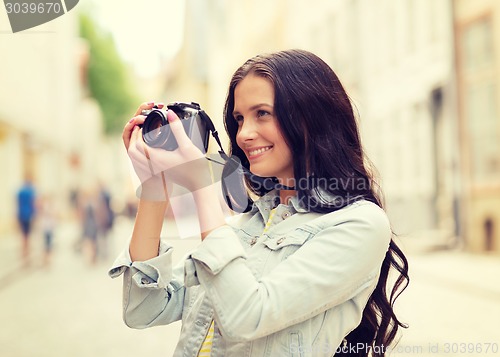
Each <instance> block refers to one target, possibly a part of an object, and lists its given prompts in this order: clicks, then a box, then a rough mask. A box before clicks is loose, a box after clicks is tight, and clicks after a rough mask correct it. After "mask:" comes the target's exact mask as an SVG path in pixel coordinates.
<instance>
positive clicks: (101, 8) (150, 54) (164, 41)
mask: <svg viewBox="0 0 500 357" xmlns="http://www.w3.org/2000/svg"><path fill="white" fill-rule="evenodd" d="M80 4H81V5H83V6H85V7H86V8H88V9H90V10H91V11H90V13H91V14H92V15H93V16H95V18H96V19H97V21H98V22H99V23H100V25H101V26H102V27H103V28H105V29H107V30H108V31H109V32H110V33H111V34H112V35H113V37H114V39H115V43H116V45H117V49H118V52H119V53H120V55H121V56H122V58H123V59H124V60H125V61H126V62H128V63H130V64H131V65H132V67H133V68H134V69H135V71H136V72H137V74H138V75H139V76H141V77H151V76H153V75H154V74H155V73H157V72H158V70H159V69H160V64H161V62H162V61H165V60H166V59H168V58H170V57H172V56H174V55H175V54H176V53H177V51H178V50H179V49H180V47H181V44H182V35H183V32H184V0H141V1H138V0H135V1H123V0H104V1H103V0H101V1H99V0H83V1H81V2H80Z"/></svg>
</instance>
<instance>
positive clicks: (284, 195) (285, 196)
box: [280, 190, 297, 205]
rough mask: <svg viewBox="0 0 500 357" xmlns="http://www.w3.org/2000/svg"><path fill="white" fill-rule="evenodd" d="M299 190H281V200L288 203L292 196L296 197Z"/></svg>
mask: <svg viewBox="0 0 500 357" xmlns="http://www.w3.org/2000/svg"><path fill="white" fill-rule="evenodd" d="M296 195H297V191H295V190H280V202H281V203H283V204H285V205H287V204H288V201H289V200H290V198H292V197H295V196H296Z"/></svg>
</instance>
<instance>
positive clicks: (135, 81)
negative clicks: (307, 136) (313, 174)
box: [0, 0, 500, 357]
mask: <svg viewBox="0 0 500 357" xmlns="http://www.w3.org/2000/svg"><path fill="white" fill-rule="evenodd" d="M498 43H500V1H495V0H474V1H472V0H310V1H307V2H305V1H301V0H269V1H265V0H252V1H250V0H238V1H229V0H169V1H160V0H146V1H142V2H124V1H115V0H107V1H102V2H98V1H94V0H81V1H80V2H79V4H78V5H77V6H76V7H75V8H74V9H73V10H72V11H71V12H68V13H67V14H65V15H64V16H61V17H59V18H57V19H55V20H53V21H50V22H48V23H46V24H43V25H40V26H38V27H35V28H32V29H29V30H26V31H22V32H20V33H16V34H13V33H12V31H11V28H10V25H9V22H8V18H7V14H6V12H4V11H3V10H2V9H0V160H1V165H2V170H1V174H0V321H1V327H0V356H2V357H3V356H8V357H31V356H51V357H59V356H135V355H138V354H145V355H148V356H170V355H171V354H172V351H173V349H174V347H175V343H176V341H177V337H178V333H179V328H180V327H179V325H178V324H173V325H171V326H165V327H157V328H153V329H148V330H143V331H137V330H131V329H129V328H128V327H126V326H125V325H124V324H123V322H122V320H121V279H117V280H111V279H109V278H108V277H107V269H108V267H109V266H110V265H111V263H112V261H113V259H114V257H115V256H116V255H117V254H118V252H119V251H120V250H121V249H123V248H124V247H125V245H126V243H127V240H128V238H129V236H130V232H131V228H132V224H133V217H134V214H135V205H136V196H135V187H136V184H137V182H136V181H134V180H135V179H134V175H133V170H131V166H130V165H129V163H128V158H127V155H126V153H125V151H124V149H123V144H122V142H121V137H120V136H121V129H122V127H123V125H124V123H126V121H128V120H129V119H130V118H131V116H132V114H133V113H134V112H135V109H136V108H137V106H138V105H139V104H140V103H141V102H145V101H151V100H154V101H157V102H170V101H187V102H190V101H194V102H197V103H200V105H201V107H202V108H204V109H205V111H206V112H207V113H208V114H209V115H210V116H211V118H212V119H213V120H214V122H215V125H216V127H217V128H218V129H219V132H221V135H222V133H223V132H224V130H223V124H222V120H221V118H222V110H223V106H224V99H225V95H226V92H227V87H228V84H229V80H230V77H231V75H232V73H233V72H234V70H235V69H236V68H237V67H238V66H239V65H241V64H242V63H243V62H244V61H245V60H246V59H247V58H249V57H251V56H253V55H255V54H258V53H262V52H271V51H276V50H281V49H287V48H302V49H306V50H309V51H312V52H314V53H316V54H317V55H319V56H320V57H322V58H323V59H324V60H325V61H326V62H327V63H328V64H330V65H331V67H332V68H333V69H334V71H335V72H336V73H337V74H338V76H339V78H340V79H341V81H342V82H343V84H344V86H345V87H346V90H347V92H348V93H349V95H350V97H351V99H352V101H353V103H354V105H355V110H356V114H357V116H358V119H359V123H360V127H361V132H362V138H363V142H364V145H365V150H366V153H367V155H368V156H369V158H370V160H371V161H372V162H373V163H374V165H375V166H376V168H377V170H378V175H379V177H380V182H381V186H382V188H383V190H384V193H385V200H386V208H387V211H388V214H389V216H390V219H391V223H392V225H393V229H394V231H395V232H396V233H398V235H399V241H400V242H401V245H402V247H403V249H405V252H406V253H407V255H408V257H409V262H410V275H411V279H412V281H411V284H410V286H409V288H408V289H407V291H405V293H403V295H402V296H401V298H400V299H399V300H398V301H397V302H396V307H395V308H396V312H397V313H399V315H400V317H401V320H402V321H404V322H406V323H408V324H409V326H410V328H409V329H408V330H405V331H403V333H402V337H401V341H400V344H399V345H398V347H396V350H394V351H393V354H394V355H414V354H415V355H421V356H426V355H428V356H436V355H447V356H462V355H500V332H498V326H497V325H498V321H500V46H498ZM311 110H314V108H311ZM222 139H223V143H224V144H227V140H226V139H225V137H224V135H222ZM211 146H212V148H215V145H213V143H212V144H211ZM214 150H215V149H214ZM18 197H22V199H21V200H22V201H23V202H25V203H26V202H29V201H31V200H32V199H33V202H34V209H33V210H32V212H31V210H30V209H29V208H27V206H26V207H25V208H24V209H23V214H24V215H25V216H27V217H28V216H29V217H31V216H33V219H34V224H33V226H32V227H31V229H29V230H27V231H26V232H25V233H26V234H29V238H28V240H27V242H29V244H28V245H23V244H22V243H23V238H22V235H23V232H22V230H21V229H20V226H19V223H18V221H17V215H18ZM180 215H181V216H182V212H181V213H180ZM183 217H184V219H185V222H189V212H188V211H187V210H186V212H184V215H183ZM185 222H184V223H185ZM177 223H179V222H177ZM165 226H166V230H165V232H167V233H165V235H166V237H165V238H167V239H168V240H169V241H170V242H171V244H173V245H174V246H175V248H176V256H177V257H178V258H179V259H180V257H181V256H182V255H183V254H184V253H185V252H187V251H188V250H189V249H190V248H192V247H194V246H196V244H197V243H198V240H197V239H192V238H189V239H179V238H178V237H177V238H176V237H175V225H174V223H173V221H172V214H171V212H170V213H169V214H168V215H167V217H166V222H165ZM184 226H186V223H185V224H184ZM167 236H168V237H167Z"/></svg>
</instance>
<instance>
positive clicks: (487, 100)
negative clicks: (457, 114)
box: [459, 17, 500, 184]
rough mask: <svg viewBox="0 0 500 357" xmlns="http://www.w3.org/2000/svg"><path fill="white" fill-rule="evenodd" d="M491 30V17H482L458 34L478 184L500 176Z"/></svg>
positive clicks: (467, 130) (471, 156)
mask: <svg viewBox="0 0 500 357" xmlns="http://www.w3.org/2000/svg"><path fill="white" fill-rule="evenodd" d="M492 30H493V26H492V23H491V18H490V17H483V18H480V19H479V20H477V21H474V22H472V23H469V24H467V25H466V26H465V27H463V28H462V31H461V33H460V37H459V41H460V47H461V56H460V58H461V61H460V63H461V65H460V72H461V80H462V94H463V105H464V111H463V113H464V119H465V120H464V128H463V129H464V132H465V134H466V135H467V138H468V140H467V141H468V155H469V162H470V165H469V167H470V174H471V177H472V179H473V180H474V182H475V183H479V184H487V183H491V182H495V181H498V179H499V178H500V120H499V116H498V115H499V110H498V107H497V105H498V104H497V102H498V101H497V100H496V98H498V92H497V91H498V89H497V85H496V83H495V78H496V68H495V61H494V55H493V53H494V49H493V33H492Z"/></svg>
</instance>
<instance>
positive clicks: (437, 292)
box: [0, 220, 500, 357]
mask: <svg viewBox="0 0 500 357" xmlns="http://www.w3.org/2000/svg"><path fill="white" fill-rule="evenodd" d="M130 230H131V223H130V222H129V221H126V220H120V221H119V222H118V224H117V226H116V227H115V232H114V238H113V241H112V243H113V244H112V245H111V249H110V250H111V251H110V258H109V259H107V260H106V261H104V262H101V263H99V264H97V265H95V266H91V265H90V264H89V263H88V259H86V257H85V255H82V254H77V253H75V251H74V249H73V243H74V241H75V239H76V237H77V234H78V231H77V229H76V226H75V225H74V224H65V225H64V226H63V227H61V228H60V229H59V231H58V232H57V235H56V237H55V243H56V251H55V256H54V260H53V264H52V266H50V267H49V268H42V267H40V263H39V262H40V261H41V256H40V255H39V253H38V251H39V250H37V249H34V252H35V253H36V254H34V256H33V259H34V261H33V263H32V265H31V267H29V268H15V265H14V264H13V262H15V261H16V257H17V254H18V252H17V250H16V249H17V241H16V240H15V239H14V237H0V260H1V263H0V321H1V322H2V327H1V333H0V356H2V357H3V356H6V357H45V356H46V357H63V356H64V357H67V356H72V357H89V356H92V357H93V356H107V357H114V356H117V357H118V356H120V357H126V356H138V355H143V356H151V357H154V356H167V357H168V356H171V355H172V351H173V349H174V348H175V344H176V341H177V337H178V333H179V328H180V326H179V324H178V323H177V324H173V325H171V326H164V327H163V326H162V327H155V328H152V329H147V330H132V329H129V328H127V327H126V326H125V325H124V324H123V322H122V320H121V300H120V299H121V279H116V280H111V279H110V278H108V277H107V274H106V272H107V268H108V267H109V265H110V264H111V260H112V257H113V256H114V255H115V254H116V253H117V252H118V249H121V248H122V247H123V246H124V245H125V243H126V240H127V239H128V236H129V234H130ZM36 242H37V241H36V240H35V243H36ZM37 244H38V245H40V244H39V240H38V243H37ZM172 244H173V245H174V246H175V247H176V259H179V258H180V257H181V255H183V254H184V253H185V252H186V251H187V250H188V249H190V248H191V247H193V246H195V245H196V244H197V242H196V241H195V240H190V239H187V240H172ZM35 245H36V244H35ZM409 257H410V262H411V275H412V279H413V281H412V283H411V285H410V287H409V288H408V290H407V291H406V292H405V293H404V295H403V296H402V297H401V299H400V300H399V302H398V303H397V305H396V309H397V311H398V312H399V314H400V316H401V319H402V320H403V321H405V322H407V323H409V325H410V329H408V330H406V331H405V332H404V335H403V337H402V339H401V341H400V344H399V346H398V347H397V349H396V350H394V351H393V355H398V356H403V355H419V356H443V355H446V356H464V355H469V356H470V355H477V356H500V351H497V353H491V350H492V349H493V348H494V347H495V346H496V347H497V348H499V349H500V346H499V345H500V329H499V328H498V323H499V321H500V257H498V256H496V257H495V256H476V255H468V254H464V253H460V252H445V251H443V252H434V253H425V254H423V253H418V254H417V253H413V254H409ZM487 343H494V344H496V345H489V349H490V351H489V353H487V354H486V353H485V350H486V348H487V347H488V345H487ZM447 344H448V345H447ZM460 344H467V345H465V348H466V350H465V351H466V352H467V351H468V349H469V348H472V349H471V351H472V352H474V353H460V349H462V348H464V345H460ZM469 344H473V347H471V346H472V345H469ZM479 349H481V351H480V350H479ZM453 351H455V352H456V353H454V352H453Z"/></svg>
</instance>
